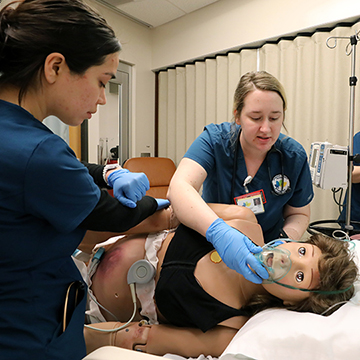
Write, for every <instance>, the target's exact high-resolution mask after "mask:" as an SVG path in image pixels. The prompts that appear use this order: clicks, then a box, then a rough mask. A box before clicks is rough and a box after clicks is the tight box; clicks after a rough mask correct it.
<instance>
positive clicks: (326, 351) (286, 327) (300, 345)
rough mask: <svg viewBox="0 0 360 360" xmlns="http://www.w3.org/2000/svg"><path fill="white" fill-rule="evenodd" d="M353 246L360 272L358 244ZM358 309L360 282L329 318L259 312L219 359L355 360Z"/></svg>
mask: <svg viewBox="0 0 360 360" xmlns="http://www.w3.org/2000/svg"><path fill="white" fill-rule="evenodd" d="M353 242H354V244H355V248H354V252H355V256H354V260H355V262H356V263H357V265H358V267H359V269H360V262H359V259H360V241H358V240H355V241H353ZM359 305H360V280H358V281H357V282H356V283H355V294H354V296H353V298H352V299H351V300H350V301H349V302H348V303H347V304H345V305H343V306H342V307H341V308H340V309H338V310H337V311H335V312H334V313H333V314H331V315H330V316H321V315H316V314H312V313H298V312H294V311H289V310H286V309H268V310H265V311H262V312H261V313H259V314H257V315H255V316H254V317H252V318H251V319H250V320H249V321H248V322H247V323H246V324H245V325H244V326H243V327H242V328H241V329H240V330H239V331H238V333H237V334H236V335H235V337H234V338H233V340H232V341H231V342H230V344H229V345H228V347H227V348H226V349H225V351H224V353H223V355H222V356H221V357H220V359H222V360H227V359H230V358H233V359H238V358H239V355H240V354H241V355H245V356H248V357H250V358H254V359H256V360H274V359H276V360H288V359H291V360H304V359H306V360H329V359H331V360H335V359H339V360H344V359H346V360H358V359H359V356H360V355H359V354H360V306H359ZM230 354H233V355H234V356H231V355H230ZM225 355H226V356H225Z"/></svg>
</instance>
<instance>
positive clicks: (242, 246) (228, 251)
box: [206, 218, 269, 284]
mask: <svg viewBox="0 0 360 360" xmlns="http://www.w3.org/2000/svg"><path fill="white" fill-rule="evenodd" d="M206 239H207V240H208V241H209V242H210V243H212V244H213V245H214V247H215V249H216V251H217V252H218V253H219V255H220V257H221V259H222V260H223V261H224V263H225V264H226V265H227V266H228V267H229V268H230V269H233V270H235V271H237V272H238V273H240V274H242V275H243V276H244V277H245V278H246V279H247V280H249V281H252V282H253V283H255V284H261V283H262V279H267V278H268V277H269V274H268V272H267V271H266V269H265V268H264V267H263V266H262V265H261V263H260V262H259V261H258V260H257V259H256V258H255V256H253V253H259V252H260V251H261V250H262V248H261V247H260V246H257V245H255V244H254V243H253V242H252V241H251V240H250V239H249V238H248V237H246V236H245V235H244V234H242V233H241V232H240V231H238V230H236V229H234V228H232V227H231V226H229V225H227V224H226V223H225V222H224V220H223V219H220V218H218V219H216V220H215V221H214V222H213V223H212V224H211V225H210V226H209V228H208V229H207V231H206ZM249 266H250V267H251V268H252V269H254V271H255V272H256V274H255V273H254V272H253V271H251V269H250V268H249Z"/></svg>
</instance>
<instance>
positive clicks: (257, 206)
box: [234, 190, 266, 215]
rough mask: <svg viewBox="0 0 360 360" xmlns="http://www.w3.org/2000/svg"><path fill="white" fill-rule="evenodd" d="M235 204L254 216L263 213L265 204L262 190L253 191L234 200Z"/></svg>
mask: <svg viewBox="0 0 360 360" xmlns="http://www.w3.org/2000/svg"><path fill="white" fill-rule="evenodd" d="M234 200H235V204H236V205H239V206H243V207H246V208H248V209H250V210H251V211H252V212H253V213H254V214H255V215H256V214H262V213H263V212H265V208H264V204H265V203H266V200H265V195H264V191H263V190H258V191H254V192H251V193H248V194H244V195H241V196H238V197H236V198H234Z"/></svg>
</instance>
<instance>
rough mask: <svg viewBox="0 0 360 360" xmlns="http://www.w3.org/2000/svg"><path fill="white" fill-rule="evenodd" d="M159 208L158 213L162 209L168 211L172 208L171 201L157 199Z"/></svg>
mask: <svg viewBox="0 0 360 360" xmlns="http://www.w3.org/2000/svg"><path fill="white" fill-rule="evenodd" d="M155 200H156V202H157V204H158V207H157V208H156V211H158V210H161V209H166V208H167V207H169V206H170V201H169V200H168V199H155Z"/></svg>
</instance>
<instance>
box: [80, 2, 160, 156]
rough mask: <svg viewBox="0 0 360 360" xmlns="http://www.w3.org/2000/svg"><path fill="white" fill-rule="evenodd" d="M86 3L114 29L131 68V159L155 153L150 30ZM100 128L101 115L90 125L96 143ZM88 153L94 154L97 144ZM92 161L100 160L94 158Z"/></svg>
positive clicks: (153, 85)
mask: <svg viewBox="0 0 360 360" xmlns="http://www.w3.org/2000/svg"><path fill="white" fill-rule="evenodd" d="M87 3H88V4H89V5H91V6H92V7H93V8H95V9H97V10H98V11H99V12H100V13H101V14H102V15H103V16H104V17H105V18H106V20H107V21H108V23H109V24H110V26H111V27H112V28H113V29H114V31H115V33H116V36H117V37H118V38H119V40H120V42H121V45H122V50H121V52H120V60H121V61H123V62H125V63H128V64H130V65H132V69H133V72H132V80H133V82H132V84H131V85H132V86H131V87H132V90H131V91H132V105H131V112H130V114H131V115H130V116H131V119H132V121H131V129H130V131H131V149H130V154H131V157H133V156H139V155H140V153H141V152H151V153H152V154H153V153H154V131H155V130H154V129H155V128H154V111H155V110H154V107H155V96H154V93H155V75H154V73H153V72H152V71H151V57H152V49H151V33H150V30H149V29H148V28H147V27H145V26H142V25H138V24H137V23H135V22H133V21H131V20H128V19H127V18H125V17H122V16H121V15H119V14H117V13H115V12H113V11H111V10H109V9H107V8H106V7H104V6H102V5H100V4H98V3H96V2H94V1H91V0H88V1H87ZM100 124H101V121H100ZM99 126H101V125H99V118H98V116H95V117H93V119H91V121H90V123H89V127H90V131H91V134H90V136H91V138H92V139H93V143H98V140H97V139H98V138H99V136H98V128H99ZM91 127H93V128H91ZM94 128H95V129H94ZM89 152H90V153H91V154H95V149H94V145H93V146H92V148H91V149H90V151H89ZM90 160H91V161H97V159H96V158H94V155H93V157H92V158H90Z"/></svg>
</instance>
